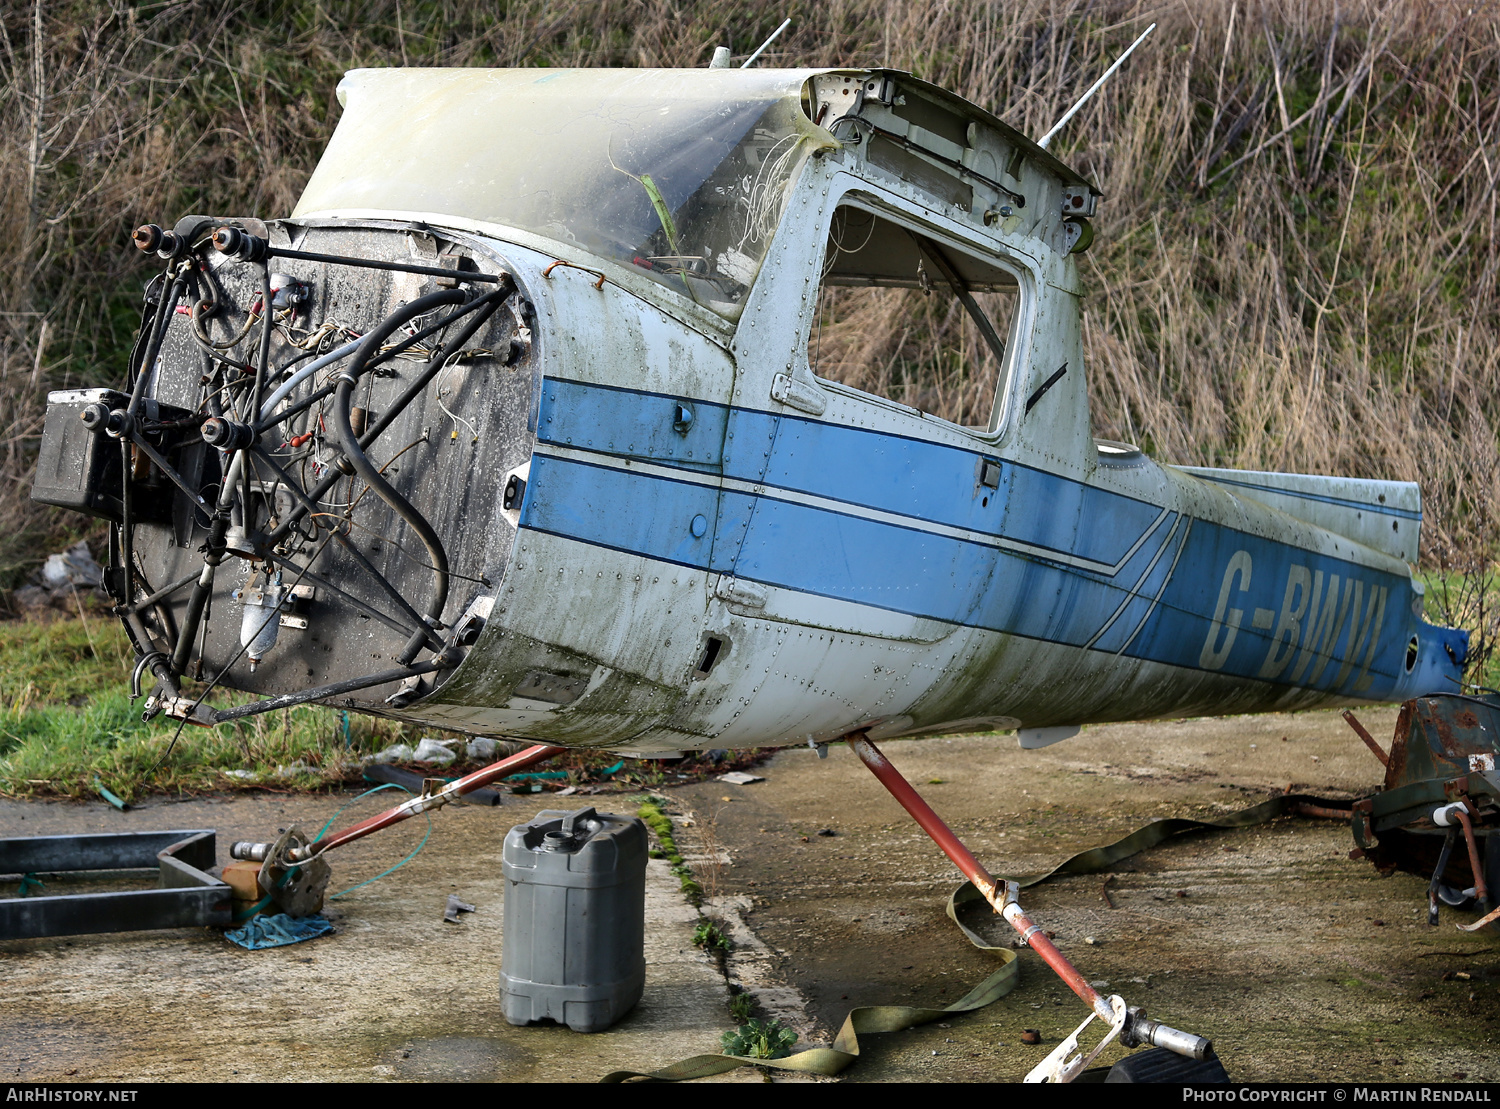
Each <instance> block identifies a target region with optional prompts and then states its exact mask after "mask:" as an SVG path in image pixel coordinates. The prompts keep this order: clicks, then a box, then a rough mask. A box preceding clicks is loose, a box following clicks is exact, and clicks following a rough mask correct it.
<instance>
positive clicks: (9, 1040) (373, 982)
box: [0, 790, 755, 1082]
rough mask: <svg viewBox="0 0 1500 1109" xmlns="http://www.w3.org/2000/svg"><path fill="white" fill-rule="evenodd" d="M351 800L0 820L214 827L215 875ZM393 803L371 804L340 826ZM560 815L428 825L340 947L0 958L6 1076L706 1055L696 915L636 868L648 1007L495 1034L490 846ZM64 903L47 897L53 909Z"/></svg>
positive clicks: (705, 981)
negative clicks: (242, 848) (232, 860)
mask: <svg viewBox="0 0 1500 1109" xmlns="http://www.w3.org/2000/svg"><path fill="white" fill-rule="evenodd" d="M351 796H352V795H343V796H327V795H323V796H268V795H264V794H259V795H240V796H237V797H235V798H234V799H232V800H231V799H213V800H205V801H191V802H183V803H170V802H161V801H158V802H155V803H148V804H146V805H143V806H142V807H141V808H139V809H132V810H131V811H129V812H124V813H121V812H116V811H114V810H113V809H110V808H109V807H108V806H106V805H103V804H102V803H101V804H97V805H95V804H88V805H79V804H68V803H54V804H23V803H16V802H0V835H3V836H15V835H59V834H66V833H75V832H85V831H135V830H151V829H169V828H214V829H216V830H217V831H218V848H219V860H220V862H221V863H222V862H225V861H227V860H228V849H229V845H230V844H231V843H232V842H233V841H234V840H237V839H265V838H267V837H268V836H270V835H271V834H272V833H274V832H275V831H276V830H277V829H278V828H284V827H287V826H290V825H291V824H293V823H295V824H298V825H299V826H301V827H302V828H303V829H304V830H307V831H308V832H309V833H310V834H311V833H316V832H317V830H318V829H319V828H321V827H322V826H323V822H324V821H326V820H327V819H328V818H329V817H330V816H331V815H333V813H334V811H335V810H336V809H337V808H338V807H339V806H340V805H342V804H345V803H347V802H348V801H349V800H350V799H351ZM404 796H405V795H404V794H401V793H399V792H396V791H390V790H387V791H384V792H382V793H380V794H376V795H375V796H373V797H369V798H366V799H365V800H363V801H361V802H359V803H358V805H357V806H356V807H355V808H352V809H351V810H350V811H349V812H347V813H346V814H345V815H344V817H343V818H341V819H340V821H339V826H340V827H342V826H344V825H345V824H346V823H352V822H353V821H354V820H355V819H358V818H362V817H364V816H371V815H374V814H375V813H376V812H379V811H381V810H382V809H384V808H386V807H388V806H389V805H391V804H395V803H396V802H397V799H399V798H401V797H404ZM571 800H572V799H569V798H551V797H550V795H547V794H538V795H532V796H525V797H518V796H508V797H507V798H506V803H505V804H504V805H502V806H501V807H499V808H481V807H477V806H450V807H448V808H446V809H443V810H441V811H439V812H438V813H436V814H434V815H433V819H432V836H431V839H430V840H429V842H428V843H427V845H426V847H425V848H423V850H422V851H421V853H419V854H418V855H417V857H416V858H415V859H413V860H412V861H411V862H410V863H408V864H407V865H406V866H403V867H402V868H401V869H400V870H397V871H396V872H395V873H394V874H391V875H390V876H389V877H386V878H383V879H381V880H380V881H379V882H377V883H375V884H373V885H369V886H366V887H364V888H363V889H360V890H358V891H356V892H354V893H352V894H350V895H349V896H348V897H345V898H341V899H339V900H336V901H332V902H330V903H329V906H328V911H327V912H326V914H325V915H327V916H328V917H329V919H330V920H332V921H333V923H334V925H335V927H336V929H337V931H336V933H335V934H334V935H331V936H325V937H321V938H319V939H315V940H311V941H308V942H305V943H300V944H296V945H294V946H290V947H281V948H272V949H268V950H263V951H246V950H243V949H242V948H239V947H236V946H234V945H232V944H231V943H229V942H228V941H227V940H225V939H224V938H223V935H222V933H220V932H218V931H216V930H212V929H204V928H197V929H187V928H183V929H170V930H164V931H160V932H123V933H115V934H111V935H96V936H73V937H69V938H66V939H51V940H12V941H9V942H0V1077H3V1078H4V1079H16V1080H23V1081H70V1082H98V1081H106V1080H124V1081H171V1080H193V1081H214V1082H226V1081H246V1082H253V1081H260V1082H265V1081H298V1080H304V1079H312V1080H320V1081H346V1080H356V1081H358V1080H365V1081H369V1080H381V1079H391V1080H398V1081H400V1080H415V1081H439V1080H441V1081H465V1080H468V1081H485V1082H492V1081H526V1082H572V1081H579V1082H591V1081H595V1080H597V1079H598V1078H600V1077H602V1076H603V1075H605V1074H607V1073H609V1072H610V1071H613V1070H617V1069H622V1068H641V1067H643V1066H644V1067H646V1068H650V1067H655V1066H660V1065H662V1064H664V1063H667V1062H670V1061H672V1060H673V1059H675V1058H677V1057H679V1056H682V1055H687V1054H691V1053H694V1052H700V1051H717V1050H718V1049H719V1033H720V1032H722V1031H723V1030H725V1029H728V1028H730V1027H732V1025H733V1021H732V1019H731V1018H730V1016H729V1012H728V1009H727V1008H726V1004H725V1002H726V991H725V985H724V979H723V977H722V976H721V974H720V972H719V970H718V968H717V966H716V965H715V964H714V962H713V961H712V960H711V959H709V958H708V957H707V956H705V955H704V954H703V953H702V952H701V951H700V950H699V949H698V948H696V947H694V946H693V944H692V932H693V928H694V925H695V924H696V923H697V922H698V920H699V916H698V913H697V912H696V910H694V909H693V907H692V906H691V905H689V904H687V902H686V901H684V900H683V898H682V895H681V893H680V892H679V889H678V881H677V879H676V878H674V877H673V876H672V875H671V874H670V873H669V872H668V870H667V864H666V863H664V862H660V861H653V862H651V863H650V864H649V868H648V879H647V912H646V937H647V939H646V958H647V963H648V966H649V971H648V980H647V983H646V991H645V996H644V997H643V999H642V1001H641V1003H640V1005H639V1006H638V1007H637V1008H636V1009H635V1011H634V1012H633V1013H631V1014H630V1016H629V1018H628V1019H627V1020H626V1021H624V1022H623V1023H622V1024H619V1025H617V1026H615V1027H614V1028H612V1029H610V1030H609V1031H607V1032H601V1033H595V1034H592V1035H582V1034H578V1033H574V1032H571V1031H569V1030H568V1029H567V1028H562V1027H553V1026H536V1027H523V1028H514V1027H512V1026H511V1025H509V1024H507V1023H506V1022H505V1019H504V1018H503V1017H502V1016H501V1013H500V1006H499V974H500V944H501V923H502V915H503V906H504V882H503V878H502V875H501V871H500V845H501V841H502V839H503V838H504V835H505V832H506V831H507V830H508V829H509V828H510V827H511V825H513V824H518V823H523V822H525V821H526V820H529V819H530V818H531V817H532V816H533V815H534V814H535V813H536V812H537V811H538V810H540V809H544V808H559V807H561V808H574V807H577V806H576V805H575V804H572V803H570V802H571ZM619 800H623V798H620V799H619ZM599 807H600V808H605V809H607V808H608V806H605V805H600V806H599ZM622 811H633V809H624V810H622ZM425 831H426V820H425V819H424V818H423V817H420V816H419V817H416V818H414V819H412V820H409V821H407V822H406V823H405V824H403V825H400V826H399V827H397V828H394V829H390V830H387V831H385V832H381V833H379V834H378V835H375V836H372V837H370V838H368V839H364V840H361V841H358V842H356V843H354V844H351V845H349V846H348V847H345V848H341V849H339V851H338V853H337V854H336V855H330V856H329V859H330V861H331V862H332V865H333V871H334V873H333V884H332V885H330V887H329V890H330V892H337V891H339V890H341V889H343V888H344V887H346V886H349V885H353V884H354V883H356V882H359V881H362V880H363V879H365V878H369V877H372V876H374V875H375V874H378V873H379V872H380V871H381V870H384V869H385V868H386V867H388V866H390V865H392V864H394V863H395V862H397V861H398V860H400V859H401V858H402V857H403V856H404V855H405V854H406V853H407V852H409V851H410V850H411V849H412V848H413V847H415V846H416V845H417V843H418V841H419V840H420V839H421V837H422V834H423V832H425ZM142 884H149V882H146V883H142ZM6 886H7V888H5V889H4V890H3V893H4V894H5V895H7V896H13V895H14V893H15V887H14V886H13V885H11V884H10V883H6ZM67 891H68V887H67V885H66V884H65V883H62V882H57V881H53V880H50V879H49V881H48V889H47V892H48V893H62V892H67ZM450 893H456V894H458V895H459V896H460V897H461V898H462V899H463V900H464V901H466V902H468V903H469V904H472V905H474V906H475V907H476V910H477V911H475V912H473V913H464V914H462V915H461V916H460V921H461V923H459V924H456V925H455V924H448V923H445V922H444V921H443V909H444V908H445V906H446V904H447V900H448V895H449V894H450ZM734 1077H744V1078H747V1079H753V1078H754V1077H755V1076H753V1075H749V1074H745V1075H743V1076H731V1078H734Z"/></svg>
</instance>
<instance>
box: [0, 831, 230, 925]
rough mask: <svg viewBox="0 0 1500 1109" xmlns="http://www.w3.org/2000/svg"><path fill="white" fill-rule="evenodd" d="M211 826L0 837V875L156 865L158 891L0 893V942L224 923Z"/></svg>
mask: <svg viewBox="0 0 1500 1109" xmlns="http://www.w3.org/2000/svg"><path fill="white" fill-rule="evenodd" d="M215 843H216V837H215V833H214V831H213V829H203V828H199V829H188V830H179V831H167V832H117V833H103V834H90V835H78V836H26V837H20V838H16V839H0V874H56V873H66V872H78V871H124V870H142V869H148V868H153V867H154V868H156V869H157V871H158V873H159V879H158V888H156V889H142V890H121V891H112V892H108V893H81V894H67V895H60V896H51V897H9V898H0V940H18V939H38V938H42V937H47V936H78V935H86V934H88V933H94V932H133V931H137V930H144V929H152V928H191V927H197V926H201V925H206V924H216V925H228V924H230V923H231V915H232V911H233V910H232V906H231V893H230V888H229V887H228V886H227V885H225V884H224V883H223V882H222V881H220V880H219V879H218V878H216V877H214V876H213V875H212V874H209V873H207V871H208V869H209V868H210V867H212V866H213V865H214V857H215V853H216V846H215Z"/></svg>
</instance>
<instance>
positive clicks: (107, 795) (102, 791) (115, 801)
mask: <svg viewBox="0 0 1500 1109" xmlns="http://www.w3.org/2000/svg"><path fill="white" fill-rule="evenodd" d="M94 788H95V789H97V790H98V791H99V796H100V797H102V798H104V799H105V800H106V801H108V802H109V803H110V804H111V805H113V806H114V807H115V808H117V809H119V810H120V811H121V812H124V811H125V810H126V809H128V808H129V807H130V806H129V805H127V804H125V802H124V801H122V800H120V798H118V797H117V796H115V795H114V794H113V793H111V792H110V791H109V789H107V788H106V787H105V785H104V783H103V782H101V781H100V780H99V775H97V774H95V775H94Z"/></svg>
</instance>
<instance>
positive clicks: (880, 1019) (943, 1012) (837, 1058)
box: [601, 925, 1020, 1082]
mask: <svg viewBox="0 0 1500 1109" xmlns="http://www.w3.org/2000/svg"><path fill="white" fill-rule="evenodd" d="M960 927H962V925H960ZM964 930H965V931H966V932H967V931H968V929H964ZM981 946H982V945H981ZM988 950H993V951H994V952H995V953H996V954H997V955H999V956H1000V961H1001V963H1002V964H1003V965H1002V966H1001V967H1000V969H999V970H997V971H995V973H994V974H992V975H990V976H989V977H988V978H986V979H985V980H984V981H983V982H981V983H979V985H977V986H975V987H974V988H973V989H972V990H970V991H969V992H968V993H967V994H965V995H964V996H963V997H961V998H959V999H958V1000H957V1001H955V1002H954V1003H953V1004H952V1005H949V1006H948V1007H947V1008H946V1009H925V1008H921V1007H918V1006H916V1005H862V1006H860V1007H859V1008H858V1009H851V1010H850V1011H849V1015H848V1016H847V1017H845V1018H844V1026H843V1027H842V1028H840V1029H839V1034H838V1035H837V1036H835V1037H834V1039H833V1046H832V1047H812V1048H808V1049H807V1050H806V1051H799V1052H798V1053H797V1054H796V1055H788V1056H787V1057H786V1058H785V1059H751V1058H748V1057H747V1056H744V1055H694V1056H693V1057H692V1058H690V1059H683V1060H682V1061H680V1062H677V1063H673V1064H671V1065H670V1066H666V1067H663V1068H662V1069H661V1070H657V1071H636V1070H617V1071H612V1072H611V1073H609V1074H607V1075H605V1076H604V1078H603V1079H601V1081H604V1082H625V1081H627V1080H629V1079H632V1078H648V1079H656V1080H658V1081H662V1082H681V1081H682V1080H683V1079H687V1078H707V1077H708V1076H709V1075H713V1074H723V1073H724V1072H725V1071H731V1070H734V1069H735V1068H736V1067H743V1066H746V1065H749V1064H753V1065H754V1066H758V1067H775V1068H776V1069H777V1070H789V1071H801V1072H802V1073H803V1074H838V1073H839V1071H841V1070H843V1069H844V1068H845V1067H847V1066H848V1065H849V1064H850V1063H852V1062H854V1060H856V1059H858V1058H859V1036H860V1033H862V1032H900V1031H901V1030H902V1029H903V1028H915V1027H916V1026H917V1025H919V1024H928V1023H930V1022H932V1021H935V1020H940V1019H941V1018H943V1017H946V1016H952V1015H953V1014H954V1013H967V1012H971V1011H972V1010H974V1009H982V1008H984V1007H985V1006H986V1005H988V1004H989V1003H990V1002H992V1001H998V1000H999V999H1000V998H1002V997H1004V996H1005V995H1006V994H1008V993H1010V991H1011V990H1013V989H1015V986H1016V979H1017V976H1018V971H1019V970H1020V965H1019V964H1018V963H1017V962H1016V953H1015V952H1014V951H1011V950H1010V949H1009V948H988Z"/></svg>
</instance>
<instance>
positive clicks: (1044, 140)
mask: <svg viewBox="0 0 1500 1109" xmlns="http://www.w3.org/2000/svg"><path fill="white" fill-rule="evenodd" d="M1154 30H1156V24H1155V23H1153V24H1151V26H1149V27H1147V28H1146V29H1145V30H1144V31H1142V32H1141V37H1140V38H1138V39H1136V40H1135V41H1134V42H1132V43H1131V44H1130V49H1129V50H1126V51H1125V53H1123V54H1121V55H1120V56H1119V57H1118V58H1116V59H1115V64H1114V65H1112V66H1110V67H1109V68H1108V69H1106V70H1105V71H1104V76H1103V77H1100V78H1099V80H1097V81H1095V82H1094V83H1093V84H1092V85H1091V86H1089V91H1088V92H1086V93H1084V94H1083V95H1082V96H1080V97H1079V98H1078V103H1076V104H1074V105H1073V106H1072V107H1071V108H1069V109H1068V112H1067V114H1066V115H1065V116H1063V117H1062V119H1060V120H1058V121H1057V122H1056V123H1054V124H1053V125H1052V130H1050V131H1048V132H1047V133H1046V134H1045V135H1043V136H1042V137H1041V140H1040V141H1038V143H1037V145H1038V146H1040V147H1041V148H1042V149H1043V150H1046V149H1047V144H1048V143H1049V142H1051V141H1052V138H1053V136H1054V135H1056V134H1057V133H1058V132H1059V131H1061V130H1062V129H1063V124H1065V123H1067V122H1068V120H1070V119H1072V118H1073V117H1074V116H1075V115H1077V114H1078V109H1079V108H1081V107H1083V106H1084V104H1086V103H1088V99H1089V97H1091V96H1093V95H1094V93H1096V92H1098V91H1099V88H1100V86H1102V85H1103V84H1104V82H1105V81H1108V80H1109V78H1110V76H1111V75H1112V74H1113V73H1114V71H1115V70H1117V69H1119V68H1120V66H1121V65H1123V64H1124V62H1125V59H1126V58H1128V57H1130V51H1131V50H1134V49H1135V48H1136V47H1137V46H1139V45H1140V44H1141V43H1143V42H1145V41H1146V36H1147V35H1149V34H1150V33H1151V32H1152V31H1154ZM778 33H779V32H778ZM771 37H772V38H775V37H776V36H775V35H773V36H771ZM761 49H762V50H764V49H765V47H761Z"/></svg>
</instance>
